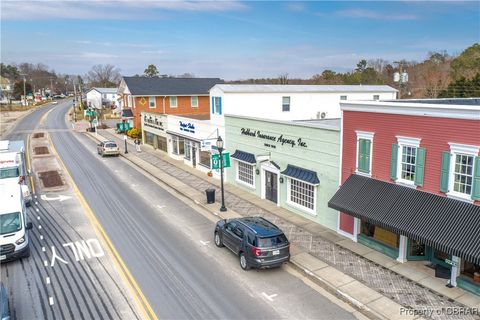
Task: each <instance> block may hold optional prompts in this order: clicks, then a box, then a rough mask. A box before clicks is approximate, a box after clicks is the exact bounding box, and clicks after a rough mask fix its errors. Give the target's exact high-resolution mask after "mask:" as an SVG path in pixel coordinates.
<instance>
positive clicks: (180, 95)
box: [118, 77, 223, 128]
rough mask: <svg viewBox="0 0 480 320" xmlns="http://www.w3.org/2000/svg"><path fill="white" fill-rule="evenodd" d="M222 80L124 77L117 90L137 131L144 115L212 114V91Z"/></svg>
mask: <svg viewBox="0 0 480 320" xmlns="http://www.w3.org/2000/svg"><path fill="white" fill-rule="evenodd" d="M219 83H223V80H221V79H219V78H149V77H123V78H122V81H121V83H120V86H119V88H118V94H119V95H120V102H121V108H122V110H123V109H131V110H132V114H133V119H134V121H133V122H134V123H133V125H134V127H136V128H139V127H140V125H141V113H142V112H148V113H156V114H175V115H184V116H185V115H187V116H188V115H199V114H209V113H210V102H209V90H210V88H212V87H213V86H214V85H216V84H219Z"/></svg>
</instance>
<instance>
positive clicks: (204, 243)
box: [200, 240, 210, 246]
mask: <svg viewBox="0 0 480 320" xmlns="http://www.w3.org/2000/svg"><path fill="white" fill-rule="evenodd" d="M200 243H201V244H203V245H204V246H206V245H208V244H209V243H210V241H202V240H200Z"/></svg>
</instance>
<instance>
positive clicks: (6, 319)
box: [0, 281, 10, 320]
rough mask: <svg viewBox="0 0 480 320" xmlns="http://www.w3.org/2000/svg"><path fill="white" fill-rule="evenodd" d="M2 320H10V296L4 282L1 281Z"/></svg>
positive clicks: (0, 311)
mask: <svg viewBox="0 0 480 320" xmlns="http://www.w3.org/2000/svg"><path fill="white" fill-rule="evenodd" d="M0 320H10V309H9V307H8V295H7V290H6V289H5V286H4V285H3V282H1V281H0Z"/></svg>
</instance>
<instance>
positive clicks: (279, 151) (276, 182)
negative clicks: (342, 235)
mask: <svg viewBox="0 0 480 320" xmlns="http://www.w3.org/2000/svg"><path fill="white" fill-rule="evenodd" d="M225 141H226V148H227V150H228V151H229V152H230V155H231V167H230V168H229V169H228V170H226V171H227V173H226V174H227V179H226V180H227V181H228V183H230V184H234V185H236V186H237V187H239V188H242V189H244V190H247V191H249V192H252V193H254V194H256V195H257V196H258V197H261V198H262V199H265V201H272V202H274V203H276V204H277V206H280V207H283V208H285V209H288V210H290V211H292V212H294V213H297V214H299V215H301V216H303V217H305V218H308V219H310V220H312V221H315V222H317V223H319V224H321V225H323V226H326V227H328V228H330V229H332V230H337V226H338V212H337V211H336V210H332V209H330V208H329V207H328V205H327V203H328V201H329V200H330V199H331V198H332V196H333V195H334V194H335V192H336V191H337V189H338V186H339V173H340V171H339V170H340V119H324V120H306V121H278V120H268V119H259V118H251V117H242V116H233V115H225Z"/></svg>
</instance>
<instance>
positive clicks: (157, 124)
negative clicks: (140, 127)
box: [143, 115, 165, 131]
mask: <svg viewBox="0 0 480 320" xmlns="http://www.w3.org/2000/svg"><path fill="white" fill-rule="evenodd" d="M143 124H144V125H145V126H146V127H152V128H155V129H158V130H161V131H164V130H165V128H164V127H163V122H162V120H161V118H159V117H157V116H147V115H145V116H143Z"/></svg>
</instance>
